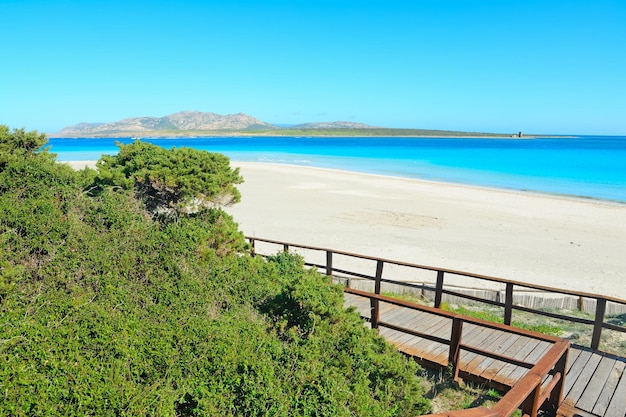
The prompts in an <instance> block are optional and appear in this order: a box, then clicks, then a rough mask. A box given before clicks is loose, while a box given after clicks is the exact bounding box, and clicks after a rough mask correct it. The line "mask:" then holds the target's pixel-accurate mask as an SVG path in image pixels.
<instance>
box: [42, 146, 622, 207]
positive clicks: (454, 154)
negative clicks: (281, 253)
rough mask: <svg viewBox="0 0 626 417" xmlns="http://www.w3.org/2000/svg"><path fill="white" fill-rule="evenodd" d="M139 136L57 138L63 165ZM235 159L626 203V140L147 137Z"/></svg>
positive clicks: (110, 151)
mask: <svg viewBox="0 0 626 417" xmlns="http://www.w3.org/2000/svg"><path fill="white" fill-rule="evenodd" d="M116 140H117V141H119V142H122V143H131V142H132V139H130V138H128V139H60V138H53V139H50V145H51V146H52V147H51V151H52V152H54V153H56V154H57V155H58V160H59V161H78V160H96V159H99V158H100V157H101V156H102V155H103V154H115V153H116V152H117V150H118V148H117V146H116V145H115V142H116ZM142 140H145V141H147V142H150V143H154V144H156V145H159V146H163V147H166V148H171V147H173V146H176V147H192V148H195V149H202V150H207V151H211V152H220V153H223V154H225V155H227V156H228V157H230V158H231V160H233V161H254V162H271V163H285V164H295V165H305V166H314V167H323V168H337V169H343V170H348V171H357V172H365V173H373V174H382V175H391V176H398V177H405V178H418V179H427V180H435V181H444V182H454V183H462V184H470V185H479V186H488V187H496V188H505V189H515V190H528V191H535V192H544V193H556V194H565V195H573V196H580V197H588V198H597V199H604V200H613V201H620V202H626V137H615V136H610V137H607V136H585V137H577V138H558V139H557V138H537V139H454V138H397V137H390V138H310V137H209V138H176V139H142Z"/></svg>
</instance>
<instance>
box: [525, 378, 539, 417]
mask: <svg viewBox="0 0 626 417" xmlns="http://www.w3.org/2000/svg"><path fill="white" fill-rule="evenodd" d="M540 396H541V384H537V386H536V387H535V390H534V391H533V393H532V394H531V395H529V396H528V398H526V401H524V402H523V403H522V415H528V416H530V417H537V412H538V411H539V397H540Z"/></svg>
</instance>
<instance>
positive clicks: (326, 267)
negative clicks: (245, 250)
mask: <svg viewBox="0 0 626 417" xmlns="http://www.w3.org/2000/svg"><path fill="white" fill-rule="evenodd" d="M247 239H248V241H249V242H250V250H251V252H252V253H253V254H254V253H257V245H256V243H257V242H263V243H265V244H269V245H279V246H280V247H281V248H282V250H284V251H289V250H290V248H298V249H305V250H307V251H316V252H322V253H324V258H325V263H320V262H311V261H309V260H307V259H306V257H305V264H306V265H308V266H311V267H315V268H318V269H319V270H320V272H322V271H323V272H324V273H325V274H326V275H328V276H329V277H333V276H334V275H335V274H341V275H346V276H354V277H358V278H361V279H368V280H372V281H373V283H374V288H373V292H369V291H363V290H357V289H352V288H344V292H345V293H347V294H352V295H355V296H359V297H365V298H368V299H369V300H370V305H371V315H370V317H368V318H367V317H366V319H368V321H370V324H371V326H372V328H375V329H379V328H381V327H386V328H389V329H393V330H395V331H399V332H402V333H406V334H408V335H413V336H417V337H421V338H425V339H428V340H432V341H434V342H438V343H441V344H444V345H447V346H448V361H447V365H446V366H449V367H450V368H451V371H452V377H453V378H455V379H458V378H459V363H460V361H459V358H460V355H461V352H462V351H465V352H472V353H475V354H478V355H482V356H485V357H488V358H493V359H495V360H499V361H502V362H506V363H510V364H513V365H515V366H520V367H523V368H526V369H528V371H527V372H526V373H525V375H524V376H523V377H522V378H521V379H519V381H517V383H515V384H514V385H513V386H512V387H511V388H510V390H509V391H508V392H507V393H506V394H505V395H504V396H503V397H502V398H501V399H500V401H498V403H497V404H495V405H494V406H493V407H492V408H490V409H487V408H484V407H478V408H473V409H468V410H460V411H453V412H448V413H444V414H439V415H441V416H444V415H445V416H454V417H472V416H476V417H478V416H494V417H495V416H497V417H506V416H510V415H511V414H513V413H514V412H515V410H517V409H519V408H521V410H522V413H523V415H524V416H530V417H536V416H537V413H538V411H539V409H540V408H541V407H542V406H544V408H546V409H548V410H551V411H556V410H557V408H558V407H559V405H560V404H561V402H562V401H563V387H564V381H565V375H566V366H567V355H568V351H569V346H570V343H569V341H567V340H564V339H561V338H558V337H553V336H548V335H543V334H540V333H536V332H531V331H527V330H523V329H517V328H513V327H511V326H510V323H511V320H512V314H513V311H515V310H519V311H524V312H529V313H534V314H538V315H542V316H549V317H553V318H558V319H562V320H568V321H571V322H576V323H584V324H588V325H593V337H592V341H591V347H592V349H597V348H598V346H599V344H600V338H601V334H602V330H603V329H611V330H616V331H618V332H623V333H626V328H625V327H623V326H618V325H614V324H611V323H606V322H605V320H604V317H605V311H606V305H607V302H613V303H619V304H623V305H626V301H623V300H619V299H615V298H611V297H604V296H600V295H596V294H588V293H577V292H573V291H568V290H560V289H556V288H550V287H545V286H538V285H530V284H526V283H522V282H517V281H511V280H504V279H500V278H494V277H488V276H484V275H478V274H472V273H467V272H462V271H455V270H450V269H445V268H435V267H430V266H424V265H417V264H411V263H405V262H398V261H393V260H388V259H383V258H376V257H369V256H363V255H358V254H353V253H349V252H342V251H335V250H331V249H326V248H318V247H312V246H306V245H298V244H292V243H286V242H281V241H276V240H269V239H261V238H256V237H247ZM269 252H270V253H267V252H266V253H262V254H260V255H262V256H267V255H270V254H272V253H271V251H269ZM273 253H275V252H273ZM335 255H342V256H347V257H353V258H360V259H367V260H370V261H374V262H375V263H376V271H375V274H374V275H368V274H363V273H360V272H355V271H350V270H347V269H340V268H336V267H334V266H333V257H334V256H335ZM318 258H319V257H318ZM385 264H392V265H401V266H404V267H410V268H415V269H420V270H427V271H433V272H436V283H435V286H434V288H433V290H434V292H435V301H434V307H429V306H424V305H420V304H416V303H412V302H409V301H405V300H401V299H398V298H395V297H389V296H385V295H381V287H382V283H384V282H393V283H394V284H398V285H407V286H412V284H410V283H402V282H398V281H394V280H388V279H385V278H383V269H384V266H385ZM446 274H454V275H457V276H467V277H471V278H475V279H482V280H486V281H490V282H497V283H501V284H504V285H505V287H506V291H505V300H504V302H501V301H493V300H487V299H483V298H480V297H476V296H473V295H468V294H464V293H460V292H456V291H452V290H448V289H446V288H445V285H444V280H445V275H446ZM517 286H521V287H526V288H533V289H538V290H542V291H548V292H554V293H562V294H569V295H573V296H578V297H585V298H593V299H595V300H596V307H595V309H596V311H595V320H588V319H584V318H580V317H575V316H566V315H561V314H557V313H553V312H546V311H541V310H537V309H533V308H530V307H526V306H523V305H519V304H514V303H513V293H514V289H515V287H517ZM444 294H448V295H453V296H457V297H460V298H465V299H469V300H473V301H480V302H484V303H487V304H490V305H495V306H499V307H502V308H503V309H504V324H499V323H493V322H489V321H485V320H481V319H477V318H471V317H467V316H463V315H459V314H456V313H453V312H449V311H445V310H442V309H441V308H439V307H441V304H442V299H443V295H444ZM381 302H382V303H388V304H392V305H396V306H400V307H402V308H406V309H410V310H414V311H420V312H423V313H427V314H431V315H436V316H439V317H444V318H446V319H448V320H450V321H451V322H452V326H451V332H450V335H449V337H445V338H442V337H436V336H433V335H431V334H427V333H423V332H418V331H415V330H413V329H410V328H407V327H404V326H399V325H397V324H393V323H389V322H385V321H382V320H381V318H380V303H381ZM464 324H472V325H475V326H481V327H485V328H490V329H496V330H500V331H506V332H509V333H511V334H518V335H523V336H526V337H531V338H535V339H538V340H542V341H545V342H550V343H551V344H552V345H551V347H550V348H549V349H548V351H547V352H545V353H544V354H543V356H542V357H541V358H540V359H539V360H538V361H537V362H535V363H527V362H524V361H521V360H518V359H515V358H511V357H506V356H503V355H500V354H497V353H494V352H488V351H486V350H483V349H479V348H477V347H475V346H471V345H468V344H464V343H463V327H464Z"/></svg>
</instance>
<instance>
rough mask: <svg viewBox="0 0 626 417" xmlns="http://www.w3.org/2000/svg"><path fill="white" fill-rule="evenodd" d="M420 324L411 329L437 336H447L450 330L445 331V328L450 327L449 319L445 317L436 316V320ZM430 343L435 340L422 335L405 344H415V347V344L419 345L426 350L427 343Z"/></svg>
mask: <svg viewBox="0 0 626 417" xmlns="http://www.w3.org/2000/svg"><path fill="white" fill-rule="evenodd" d="M420 324H421V325H420V326H419V328H417V329H416V328H415V327H413V328H412V329H414V330H417V331H420V332H422V333H425V334H428V335H430V336H437V337H442V338H446V337H447V336H449V333H450V332H449V330H448V331H446V328H449V327H450V320H448V319H446V318H445V317H438V318H437V320H434V321H429V322H428V323H420ZM431 343H436V342H433V341H432V340H429V339H426V338H422V337H419V338H418V337H415V338H414V339H412V341H411V342H410V343H407V346H411V345H416V347H417V345H420V346H421V349H423V350H428V345H429V344H431Z"/></svg>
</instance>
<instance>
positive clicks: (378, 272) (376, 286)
mask: <svg viewBox="0 0 626 417" xmlns="http://www.w3.org/2000/svg"><path fill="white" fill-rule="evenodd" d="M383 265H384V263H383V261H381V260H378V262H376V281H374V294H377V295H380V286H381V281H382V278H383Z"/></svg>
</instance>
